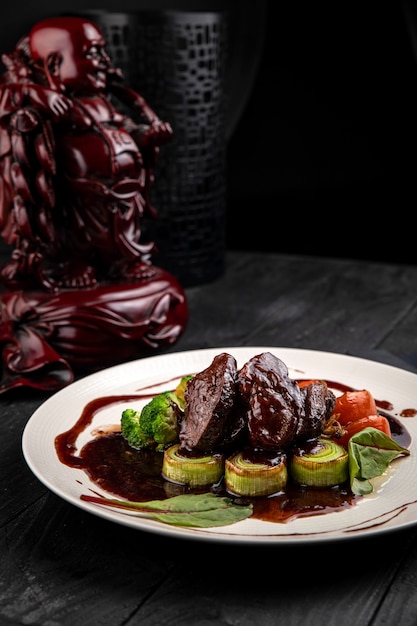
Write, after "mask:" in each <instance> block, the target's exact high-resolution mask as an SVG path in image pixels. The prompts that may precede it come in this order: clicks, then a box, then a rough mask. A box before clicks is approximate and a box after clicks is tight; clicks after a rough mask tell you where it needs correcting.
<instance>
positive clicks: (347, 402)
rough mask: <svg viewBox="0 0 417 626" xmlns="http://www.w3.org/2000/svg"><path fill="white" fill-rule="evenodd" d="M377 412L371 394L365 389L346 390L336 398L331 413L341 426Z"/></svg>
mask: <svg viewBox="0 0 417 626" xmlns="http://www.w3.org/2000/svg"><path fill="white" fill-rule="evenodd" d="M377 413H378V410H377V407H376V404H375V400H374V397H373V395H372V394H371V392H370V391H368V390H367V389H360V390H358V391H346V392H345V393H343V394H342V395H341V396H338V397H337V398H336V405H335V407H334V411H333V414H334V415H336V416H337V421H338V422H339V424H342V425H343V426H344V425H345V424H347V423H348V422H353V421H355V420H358V419H360V418H362V417H367V416H368V415H376V414H377Z"/></svg>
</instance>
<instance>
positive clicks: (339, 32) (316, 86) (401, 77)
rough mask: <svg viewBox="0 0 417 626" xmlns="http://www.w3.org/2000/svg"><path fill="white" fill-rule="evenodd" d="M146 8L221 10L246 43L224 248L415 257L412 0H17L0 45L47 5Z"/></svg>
mask: <svg viewBox="0 0 417 626" xmlns="http://www.w3.org/2000/svg"><path fill="white" fill-rule="evenodd" d="M148 7H150V8H179V9H186V10H191V9H192V10H196V9H198V8H201V9H203V10H211V9H212V10H219V9H227V10H228V11H229V15H230V19H231V32H232V36H233V37H239V38H240V40H241V41H240V43H239V45H238V46H236V42H235V46H234V50H235V52H234V54H235V55H236V54H240V57H239V58H240V62H241V66H240V68H239V67H238V70H237V71H239V72H243V74H244V73H245V67H246V66H247V82H248V88H250V92H249V93H247V94H246V95H245V96H244V97H243V98H242V99H241V101H240V102H239V103H236V101H234V108H235V120H234V125H233V131H232V132H231V134H230V137H228V144H227V215H226V218H227V225H226V226H227V245H228V247H229V248H233V249H253V250H271V251H277V252H294V253H305V254H312V255H316V254H318V255H325V256H327V255H331V256H340V257H344V256H345V257H355V258H367V259H375V260H383V261H390V260H393V261H397V262H398V261H399V262H408V263H416V262H417V250H416V234H415V229H416V227H415V226H414V221H415V219H414V215H415V212H416V207H417V176H416V166H417V156H416V155H417V123H416V116H417V60H416V58H417V55H416V54H415V50H414V19H413V16H414V14H416V15H417V0H416V2H414V1H412V0H403V1H401V0H397V1H394V2H392V1H391V2H387V3H380V2H378V1H366V2H363V0H362V1H358V0H353V1H352V2H349V3H344V2H319V3H312V2H307V1H305V2H288V3H282V2H276V1H274V0H259V1H258V2H253V3H252V2H245V1H242V2H238V1H237V0H236V1H235V2H233V1H229V2H226V1H223V2H211V3H210V2H201V3H199V2H196V1H194V2H188V3H187V2H157V1H156V0H154V1H153V2H150V3H146V2H140V0H136V1H134V0H130V1H128V0H126V1H125V2H122V1H118V2H111V0H107V1H105V0H102V1H100V2H94V1H91V2H89V3H88V5H87V4H86V2H85V1H84V2H81V0H73V1H72V2H68V3H66V2H64V1H63V0H61V1H59V2H57V1H55V2H53V1H52V0H38V1H37V2H16V3H13V4H12V3H10V4H9V5H8V6H7V7H6V6H4V5H3V6H2V8H1V10H0V18H1V19H0V49H1V50H0V51H2V52H9V51H11V50H12V48H13V47H14V45H15V44H16V42H17V39H18V38H19V37H20V36H22V35H23V34H25V33H26V32H27V30H28V28H30V26H31V25H32V24H33V23H35V22H36V21H37V20H38V19H41V18H43V17H46V16H48V15H54V14H59V13H62V12H65V11H76V10H77V9H79V10H81V9H83V10H85V9H88V8H91V9H99V8H102V9H108V10H113V11H129V10H132V9H136V8H148ZM264 9H265V11H266V13H265V14H264ZM415 19H416V23H417V17H416V18H415ZM251 33H252V36H251ZM255 35H256V39H255ZM236 50H237V53H236ZM235 60H236V59H235ZM234 88H235V86H233V89H234ZM232 96H233V94H232ZM231 100H232V101H233V98H231ZM229 114H230V112H229ZM232 114H233V111H232Z"/></svg>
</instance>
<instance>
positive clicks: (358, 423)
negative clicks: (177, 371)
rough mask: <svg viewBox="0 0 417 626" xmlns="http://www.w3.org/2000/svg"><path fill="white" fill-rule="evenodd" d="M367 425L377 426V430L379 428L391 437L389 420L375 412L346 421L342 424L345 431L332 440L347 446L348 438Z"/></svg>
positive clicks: (367, 426)
mask: <svg viewBox="0 0 417 626" xmlns="http://www.w3.org/2000/svg"><path fill="white" fill-rule="evenodd" d="M369 427H371V428H377V429H378V430H381V431H382V432H383V433H385V434H386V435H388V437H391V428H390V425H389V421H388V420H387V418H386V417H384V416H383V415H379V414H376V415H368V416H366V417H361V418H359V419H357V420H353V421H352V422H348V423H347V424H343V428H344V430H345V433H344V434H343V435H342V436H341V437H338V438H334V440H335V441H337V443H340V445H342V446H344V447H345V448H347V445H348V443H349V439H350V438H351V437H352V435H354V434H356V433H358V432H359V431H361V430H363V429H364V428H369Z"/></svg>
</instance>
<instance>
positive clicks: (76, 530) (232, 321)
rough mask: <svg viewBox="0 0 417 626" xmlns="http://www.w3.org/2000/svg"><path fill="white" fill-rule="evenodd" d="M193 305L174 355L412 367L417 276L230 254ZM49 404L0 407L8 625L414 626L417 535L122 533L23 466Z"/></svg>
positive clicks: (366, 265) (0, 615) (2, 401)
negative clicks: (242, 352) (229, 350)
mask: <svg viewBox="0 0 417 626" xmlns="http://www.w3.org/2000/svg"><path fill="white" fill-rule="evenodd" d="M187 297H188V301H189V307H190V321H189V325H188V326H187V329H186V331H185V333H184V334H183V336H182V337H181V338H180V339H179V341H178V342H177V343H176V344H175V345H174V346H172V347H171V348H170V349H169V350H168V351H169V352H176V351H182V350H189V349H198V348H206V347H214V348H215V347H219V348H221V347H225V346H283V347H293V348H306V349H315V350H324V351H329V352H339V353H347V354H353V355H358V356H362V357H364V358H369V359H375V360H380V361H385V362H387V363H389V364H392V365H397V366H400V367H404V368H408V369H412V370H413V365H412V364H411V362H412V358H413V355H414V353H417V266H407V265H394V264H380V263H372V262H361V261H356V260H344V259H328V258H316V257H302V256H292V255H280V254H272V253H271V254H263V253H256V252H231V253H228V254H227V260H226V271H225V273H224V275H223V276H222V277H221V278H220V279H218V280H216V281H215V282H212V283H210V284H206V285H200V286H197V287H192V288H188V289H187ZM405 358H407V359H408V358H409V361H405V360H403V359H405ZM413 371H416V370H413ZM416 381H417V378H416ZM47 397H48V394H46V393H43V392H42V393H41V392H36V391H33V390H27V389H26V390H19V391H14V392H10V393H9V394H5V395H3V396H2V397H0V407H1V408H0V410H1V423H2V425H3V431H2V435H1V437H0V480H1V491H0V493H1V501H0V528H1V536H0V542H1V547H0V624H1V625H3V624H5V625H6V624H22V625H23V624H24V625H37V626H38V625H39V626H61V625H68V626H73V625H75V624H80V625H83V626H87V625H94V626H95V625H100V626H122V625H126V626H127V625H129V626H130V625H136V624H141V625H146V626H164V625H169V626H177V625H178V626H215V625H216V626H217V625H219V626H220V625H226V624H227V625H230V626H232V625H233V626H252V625H258V624H259V625H260V626H276V625H278V624H279V625H280V624H282V625H283V626H292V625H294V626H295V625H297V626H307V625H311V626H321V625H326V626H330V625H333V624H334V625H335V626H336V625H337V626H344V625H346V626H352V625H355V626H365V625H369V626H370V625H372V626H382V625H387V626H391V625H392V624H395V625H396V626H406V625H415V624H416V623H417V526H416V528H409V529H407V530H400V531H394V532H391V533H386V534H380V535H376V536H373V537H371V538H369V537H368V538H366V539H364V538H362V539H360V538H359V539H355V540H353V541H352V540H350V541H345V542H324V543H321V544H304V545H300V546H298V545H295V546H294V545H292V546H282V545H275V546H265V545H261V546H256V545H247V546H246V545H242V544H239V545H236V544H234V545H229V544H227V543H221V544H217V543H214V542H201V543H200V542H198V541H194V540H188V539H178V538H172V537H167V536H162V535H161V536H160V535H157V534H154V533H150V532H146V531H138V530H134V529H130V528H127V527H122V526H120V525H118V524H114V523H112V522H110V521H107V520H105V519H101V518H99V517H96V516H95V515H92V514H90V513H88V512H85V511H83V510H81V509H79V508H78V507H74V506H72V505H71V504H69V503H67V502H66V501H63V500H61V499H60V498H59V497H58V496H56V495H54V494H53V493H51V492H50V491H49V490H48V489H47V488H46V487H45V486H44V485H43V484H41V483H40V482H39V481H38V479H37V478H36V477H35V476H34V475H33V474H32V473H31V471H30V470H29V468H28V466H27V465H26V463H25V461H24V458H23V455H22V450H21V437H22V432H23V429H24V427H25V425H26V423H27V421H28V419H29V418H30V416H31V415H32V413H33V412H34V411H35V409H37V408H38V407H39V406H40V404H41V403H42V402H43V401H44V400H46V399H47ZM416 481H417V477H416Z"/></svg>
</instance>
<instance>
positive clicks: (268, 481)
mask: <svg viewBox="0 0 417 626" xmlns="http://www.w3.org/2000/svg"><path fill="white" fill-rule="evenodd" d="M287 478H288V474H287V459H286V456H285V454H280V455H279V457H278V461H277V462H276V463H275V464H274V463H267V462H262V460H260V461H259V462H255V461H253V460H248V459H246V458H245V457H244V455H243V452H242V451H239V452H236V453H235V454H233V455H232V456H231V457H229V458H228V459H226V462H225V470H224V482H225V486H226V489H227V491H229V492H230V493H232V494H234V495H238V496H269V495H272V494H274V493H278V492H279V491H282V489H283V488H284V487H285V485H286V483H287Z"/></svg>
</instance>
